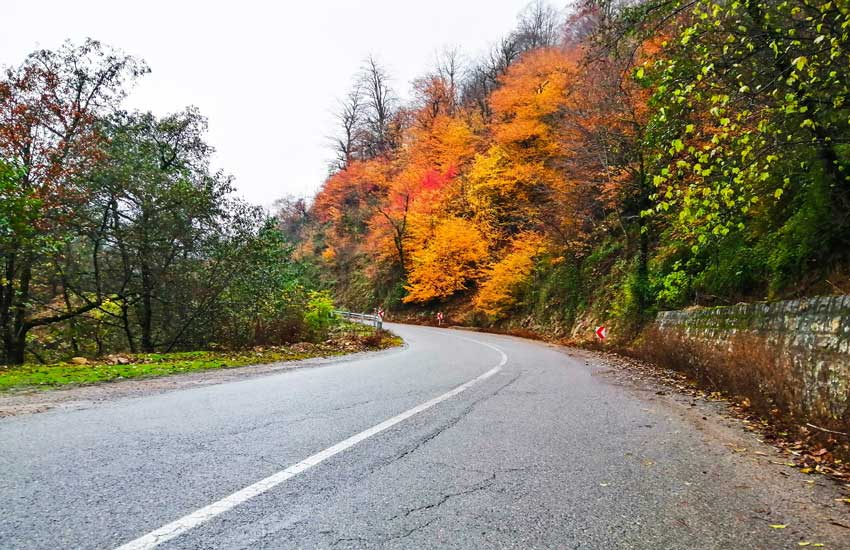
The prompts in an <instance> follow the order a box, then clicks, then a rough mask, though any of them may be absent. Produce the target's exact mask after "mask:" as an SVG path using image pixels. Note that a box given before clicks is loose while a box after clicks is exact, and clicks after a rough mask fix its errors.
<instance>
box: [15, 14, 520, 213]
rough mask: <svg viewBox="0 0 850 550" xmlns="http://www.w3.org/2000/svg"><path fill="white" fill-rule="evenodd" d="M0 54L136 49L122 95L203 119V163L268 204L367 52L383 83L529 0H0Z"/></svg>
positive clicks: (305, 156)
mask: <svg viewBox="0 0 850 550" xmlns="http://www.w3.org/2000/svg"><path fill="white" fill-rule="evenodd" d="M2 4H3V9H2V19H3V31H2V33H0V66H8V65H17V64H19V63H20V62H21V61H22V60H23V58H24V56H26V54H27V53H29V52H31V51H32V50H34V49H36V48H54V47H57V46H58V45H60V44H61V43H62V41H64V40H65V39H67V38H70V39H71V40H73V41H75V42H79V41H82V40H83V39H84V38H85V37H92V38H95V39H97V40H100V41H101V42H104V43H106V44H109V45H111V46H114V47H117V48H120V49H121V50H123V51H124V52H126V53H128V54H130V55H133V56H135V57H139V58H142V59H144V60H145V61H147V63H148V65H149V66H150V67H151V69H152V73H151V74H149V75H147V76H145V77H143V78H142V80H141V81H139V83H138V84H137V85H136V87H135V89H134V90H133V91H132V93H131V95H130V98H129V100H128V107H132V108H138V109H145V110H151V111H153V112H155V113H157V114H165V113H168V112H171V111H176V110H180V109H182V108H183V107H185V106H187V105H195V106H197V107H198V108H200V110H201V112H202V113H203V114H204V115H206V116H207V117H208V118H209V121H210V132H209V136H208V140H209V142H210V144H211V145H213V146H214V147H215V148H216V150H217V154H216V157H215V160H214V162H215V167H216V168H222V169H224V170H225V172H228V173H231V174H233V175H234V176H236V184H237V187H238V192H239V194H241V195H242V196H243V197H245V198H246V199H248V200H250V201H252V202H255V203H259V204H263V205H266V206H268V205H269V204H271V203H272V202H273V201H274V200H275V199H276V198H278V197H280V196H283V195H287V194H292V195H296V196H311V195H312V194H313V193H314V192H315V190H316V189H317V188H318V187H319V185H321V183H322V180H323V179H324V177H325V176H326V174H327V165H328V161H329V159H330V158H331V157H332V152H331V151H330V150H329V148H328V140H327V136H329V135H331V134H332V133H333V132H334V129H335V128H334V122H333V115H332V113H333V111H334V108H335V106H336V103H337V101H338V99H339V98H340V97H341V96H342V95H343V94H344V93H345V92H346V91H347V89H348V88H349V86H350V83H351V81H352V78H353V75H354V74H355V73H356V72H357V70H358V68H359V66H360V65H361V63H362V61H363V59H364V58H365V57H366V56H367V55H368V54H370V53H373V54H375V56H376V57H377V58H378V59H379V60H380V61H381V62H382V63H383V64H384V65H386V67H387V69H388V70H389V71H390V73H391V75H392V77H393V85H394V87H395V88H396V89H397V90H398V91H399V93H401V94H405V95H406V94H407V92H408V90H409V88H410V82H411V80H413V79H414V78H416V77H417V76H419V75H421V73H422V72H424V71H425V70H427V69H429V68H430V67H431V66H432V65H433V60H434V56H435V53H436V52H437V51H438V50H440V49H441V48H442V47H458V48H460V49H461V50H462V51H463V52H464V53H465V54H466V55H468V56H470V57H475V56H476V55H477V54H480V53H482V52H483V51H484V50H486V49H487V47H488V46H489V45H490V44H492V43H494V42H495V41H496V40H497V39H498V38H499V37H501V36H502V35H504V34H506V33H507V32H509V31H510V30H511V29H512V28H513V26H514V23H515V20H516V16H517V14H518V13H519V12H520V11H521V10H522V8H523V7H524V6H525V5H526V4H527V0H420V1H415V2H414V1H405V0H368V1H364V0H360V1H357V0H311V1H308V2H301V1H299V2H292V1H277V2H272V1H259V0H241V1H232V0H231V1H225V0H218V1H216V0H146V1H144V2H127V1H120V0H75V1H69V0H2Z"/></svg>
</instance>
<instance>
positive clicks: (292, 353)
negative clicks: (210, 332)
mask: <svg viewBox="0 0 850 550" xmlns="http://www.w3.org/2000/svg"><path fill="white" fill-rule="evenodd" d="M401 343H402V341H401V339H400V338H399V337H397V336H395V335H394V334H391V333H389V332H386V331H380V332H376V331H375V330H374V329H372V328H370V327H366V326H363V325H357V324H349V323H346V324H344V325H342V326H340V327H337V328H335V329H334V330H333V332H332V334H331V336H330V338H329V339H328V340H326V341H325V342H322V343H318V344H312V343H308V342H301V343H298V344H293V345H290V346H274V347H262V348H259V347H258V348H254V349H252V350H242V351H228V352H223V351H187V352H177V353H151V354H117V355H110V356H107V357H103V358H98V359H91V360H88V362H87V363H86V364H73V363H67V362H66V363H55V364H50V365H40V364H26V365H19V366H12V367H3V366H0V392H8V391H10V390H15V389H43V390H48V389H54V388H59V387H62V386H69V385H85V384H97V383H100V382H111V381H116V380H127V379H132V378H150V377H155V376H167V375H172V374H179V373H187V372H195V371H202V370H210V369H226V368H234V367H243V366H246V365H259V364H267V363H277V362H281V361H297V360H300V359H309V358H313V357H332V356H335V355H344V354H347V353H356V352H359V351H370V350H379V349H386V348H390V347H394V346H398V345H401Z"/></svg>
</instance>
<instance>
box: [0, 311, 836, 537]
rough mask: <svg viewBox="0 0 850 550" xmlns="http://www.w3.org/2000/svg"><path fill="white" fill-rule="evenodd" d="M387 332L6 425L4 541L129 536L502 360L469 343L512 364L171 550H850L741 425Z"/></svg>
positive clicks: (548, 354) (810, 494) (594, 379)
mask: <svg viewBox="0 0 850 550" xmlns="http://www.w3.org/2000/svg"><path fill="white" fill-rule="evenodd" d="M389 328H390V329H391V330H393V331H395V332H396V333H398V334H399V335H400V336H402V337H403V338H404V339H405V341H406V342H407V345H406V346H405V347H404V348H403V349H398V350H395V351H391V352H384V353H380V354H376V355H372V356H361V357H358V358H355V359H353V360H340V361H338V362H331V363H329V364H326V365H322V366H319V367H315V368H303V369H297V370H284V371H275V372H272V373H268V374H266V375H260V376H257V375H255V376H251V377H247V378H245V379H241V380H228V381H226V382H224V383H220V384H215V385H204V386H198V387H190V388H181V389H176V390H172V391H167V392H162V393H155V394H151V395H141V396H136V397H126V396H123V397H118V398H116V399H113V400H109V401H106V402H103V403H93V404H90V405H89V406H87V407H84V408H80V409H76V410H74V409H70V410H69V409H62V410H59V409H57V410H51V411H48V412H43V413H39V414H30V415H22V416H16V417H10V418H5V419H0V470H1V471H2V472H3V473H2V476H0V548H3V549H6V548H15V549H17V548H50V549H56V548H115V547H117V546H120V545H121V544H123V543H126V542H128V541H131V540H134V539H136V538H137V537H140V536H142V535H144V534H146V533H149V532H151V531H153V530H155V529H158V528H160V527H161V526H163V525H166V524H168V523H170V522H172V521H174V520H175V519H178V518H180V517H182V516H184V515H186V514H189V513H191V512H194V511H196V510H198V509H199V508H202V507H204V506H207V505H208V504H210V503H212V502H215V501H217V500H219V499H221V498H223V497H225V496H227V495H230V494H232V493H234V492H235V491H238V490H240V489H242V488H244V487H246V486H248V485H251V484H252V483H255V482H256V481H258V480H260V479H263V478H265V477H267V476H270V475H272V474H274V473H276V472H279V471H280V470H282V469H284V468H287V467H288V466H290V465H292V464H295V463H297V462H299V461H301V460H303V459H305V458H306V457H308V456H310V455H312V454H314V453H317V452H319V451H322V450H323V449H326V448H328V447H330V446H332V445H334V444H336V443H339V442H340V441H342V440H344V439H346V438H348V437H350V436H352V435H353V434H356V433H359V432H361V431H363V430H366V429H368V428H370V427H372V426H375V425H376V424H379V423H380V422H383V421H384V420H386V419H388V418H391V417H393V416H395V415H397V414H399V413H401V412H403V411H406V410H408V409H410V408H412V407H415V406H417V405H419V404H421V403H423V402H425V401H428V400H430V399H433V398H434V397H436V396H438V395H441V394H443V393H445V392H447V391H449V390H451V389H452V388H455V387H457V386H458V385H460V384H463V383H465V382H467V381H469V380H471V379H473V378H475V377H477V376H479V375H481V374H482V373H484V372H486V371H488V370H489V369H491V368H493V367H494V366H495V365H497V364H498V363H499V361H500V355H499V354H498V352H497V351H495V350H493V349H491V348H489V347H486V346H484V345H482V344H480V343H477V342H475V341H470V340H469V339H472V340H477V341H478V342H485V343H488V344H491V345H493V346H497V347H498V348H499V349H501V350H502V351H504V353H505V354H506V355H507V357H508V362H507V364H506V365H505V366H504V367H503V369H502V370H501V371H499V372H498V373H496V374H495V375H493V376H491V377H490V378H487V379H486V380H483V381H481V382H480V383H478V384H476V385H474V386H472V387H470V388H469V389H467V390H466V391H464V392H463V393H461V394H459V395H457V396H454V397H452V398H450V399H448V400H446V401H444V402H442V403H439V404H438V405H436V406H434V407H432V408H430V409H428V410H425V411H423V412H421V413H419V414H417V415H415V416H413V417H411V418H409V419H407V420H405V421H403V422H401V423H399V424H397V425H395V426H393V427H392V428H390V429H388V430H386V431H383V432H381V433H378V434H377V435H374V436H373V437H371V438H369V439H366V440H365V441H362V442H361V443H359V444H357V445H356V446H354V447H352V448H350V449H348V450H346V451H344V452H342V453H340V454H338V455H335V456H333V457H331V458H329V459H328V460H326V461H324V462H322V463H320V464H318V465H316V466H314V467H312V468H310V469H307V470H306V471H304V472H303V473H301V474H299V475H297V476H295V477H294V478H292V479H290V480H288V481H286V482H285V483H282V484H281V485H279V486H277V487H275V488H273V489H272V490H270V491H268V492H266V493H263V494H261V495H259V496H257V497H255V498H253V499H251V500H249V501H247V502H244V503H243V504H241V505H239V506H237V507H235V508H234V509H232V510H229V511H227V512H225V513H223V514H221V515H219V516H217V517H215V518H213V519H211V520H210V521H208V522H206V523H204V524H202V525H200V526H198V527H196V528H194V529H192V530H191V531H189V532H187V533H185V534H183V535H181V536H179V537H177V538H175V539H173V540H170V541H168V542H166V543H164V544H162V545H161V546H160V548H187V549H188V548H192V549H202V548H228V549H229V548H339V549H342V548H434V547H446V548H588V549H593V548H604V549H607V548H653V549H655V548H664V549H691V548H700V549H711V548H718V549H719V548H765V549H767V548H770V549H774V548H796V547H798V546H797V543H798V542H800V541H804V540H805V541H813V542H823V543H825V544H826V545H827V546H826V547H828V548H850V544H848V540H849V539H850V537H848V536H847V535H850V531H843V532H842V530H841V528H840V527H835V526H833V527H829V525H830V523H829V520H830V518H833V517H834V514H835V513H840V510H839V512H836V508H835V505H834V503H833V504H832V505H831V506H832V507H830V505H829V501H831V500H834V499H833V498H831V497H833V496H835V495H836V494H837V492H836V489H835V488H834V487H833V486H831V485H829V484H828V483H821V482H818V483H814V484H813V483H808V481H807V480H805V479H803V478H802V475H801V474H798V473H796V472H794V471H792V472H791V473H790V474H789V473H783V474H782V475H779V473H780V472H779V468H781V466H775V465H773V464H772V463H770V462H769V461H767V460H760V459H759V457H755V458H754V457H752V456H743V455H741V454H736V453H733V452H731V451H730V450H729V445H738V446H741V445H744V444H746V445H747V446H749V447H751V448H757V449H762V450H763V452H762V454H763V455H764V456H765V457H767V456H768V455H769V453H770V452H772V450H771V449H770V448H769V447H766V446H762V447H759V443H758V442H757V441H755V436H753V435H752V434H746V433H744V432H743V431H741V430H740V429H739V428H737V427H735V426H732V425H731V424H730V421H728V419H723V418H722V417H719V416H718V417H717V418H714V417H713V418H712V419H707V417H703V416H702V415H703V414H711V413H710V412H706V411H699V412H697V413H696V414H697V415H698V416H699V418H701V420H699V419H698V420H694V418H696V417H695V416H694V415H695V413H694V412H693V411H692V410H690V408H689V407H687V406H685V405H682V404H680V403H678V402H677V401H676V400H675V399H672V398H661V397H658V396H656V395H655V393H654V392H650V391H648V390H645V389H644V390H642V389H641V388H634V387H630V386H628V385H624V384H621V383H617V381H616V379H615V378H612V377H610V376H607V374H606V373H608V372H609V370H608V368H607V367H606V366H605V365H603V364H599V363H594V361H595V360H591V359H588V357H587V356H585V355H582V354H581V353H579V352H571V351H569V350H564V349H560V348H556V347H553V346H547V345H545V344H542V343H539V342H532V341H527V340H522V339H518V338H512V337H506V336H497V335H491V334H478V333H470V332H461V331H454V330H446V329H435V328H429V327H414V326H406V325H390V327H389ZM730 442H731V443H730ZM771 524H787V525H788V527H787V528H786V529H774V528H770V525H771Z"/></svg>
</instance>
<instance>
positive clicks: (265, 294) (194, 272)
mask: <svg viewBox="0 0 850 550" xmlns="http://www.w3.org/2000/svg"><path fill="white" fill-rule="evenodd" d="M146 72H148V69H147V67H146V66H145V64H144V63H142V62H141V61H139V60H137V59H134V58H132V57H128V56H126V55H124V54H122V53H120V52H119V51H116V50H113V49H111V48H108V47H106V46H104V45H102V44H100V43H98V42H96V41H92V40H89V41H87V42H85V43H83V44H79V45H74V44H71V43H66V44H65V45H64V46H62V47H61V48H60V49H57V50H41V51H37V52H34V53H33V54H31V55H30V56H28V57H27V58H26V60H25V61H24V62H23V63H22V64H21V65H20V66H18V67H13V68H9V69H7V70H6V71H5V72H4V74H3V75H2V80H0V269H2V273H0V334H2V335H0V338H2V348H0V364H4V363H8V364H18V363H22V362H24V361H28V362H36V361H38V362H44V363H48V362H51V361H56V360H60V359H63V358H68V357H72V356H102V355H103V354H105V353H109V352H113V351H129V352H153V351H160V352H170V351H172V350H187V349H210V348H211V347H216V346H222V347H226V348H230V349H233V348H244V347H246V346H252V345H257V344H269V343H272V344H275V343H281V342H288V341H292V340H296V339H309V338H310V337H312V336H321V334H319V333H320V332H321V331H322V329H324V328H325V325H326V324H327V323H326V321H327V317H328V316H329V315H331V314H332V305H331V304H330V301H329V298H328V297H327V296H326V295H325V294H322V293H321V292H317V291H315V290H314V289H315V288H316V285H315V284H313V283H312V281H315V280H316V277H315V276H313V275H312V274H311V271H310V269H311V268H310V267H309V266H308V265H307V264H305V263H304V262H299V261H295V260H293V259H292V252H293V245H292V244H290V243H288V242H287V241H286V239H285V237H284V235H283V233H282V232H281V231H280V229H279V228H278V222H277V220H276V219H274V218H272V217H270V216H269V215H267V214H266V213H265V212H264V211H263V210H262V209H261V208H259V207H255V206H251V205H248V204H246V203H244V202H243V201H241V200H239V199H237V198H235V197H234V195H233V184H232V179H231V178H230V177H229V176H227V175H225V174H223V173H218V172H212V171H211V169H210V156H211V154H212V152H213V149H212V148H211V147H210V145H209V144H207V143H206V142H205V141H204V139H205V132H206V127H207V122H206V120H205V118H204V117H203V116H202V115H201V114H200V113H199V112H198V111H197V110H196V109H194V108H187V109H184V110H182V111H178V112H176V113H174V114H171V115H168V116H164V117H161V118H160V117H157V116H154V115H153V114H151V113H146V112H126V111H124V110H122V109H121V101H122V99H123V98H124V97H125V95H126V93H127V90H128V89H129V88H130V86H131V85H132V83H133V81H134V80H135V79H137V78H140V77H142V76H143V75H144V74H145V73H146Z"/></svg>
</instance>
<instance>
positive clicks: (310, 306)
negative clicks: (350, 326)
mask: <svg viewBox="0 0 850 550" xmlns="http://www.w3.org/2000/svg"><path fill="white" fill-rule="evenodd" d="M338 322H339V320H338V319H337V317H336V315H334V302H333V298H331V295H330V292H328V291H327V290H321V291H312V292H310V295H309V299H308V300H307V308H306V312H305V313H304V325H305V326H306V327H307V330H309V331H310V334H311V335H312V336H313V337H314V338H323V337H325V336H326V335H327V333H328V331H329V330H330V329H331V328H332V327H333V326H334V325H336V324H337V323H338Z"/></svg>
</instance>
